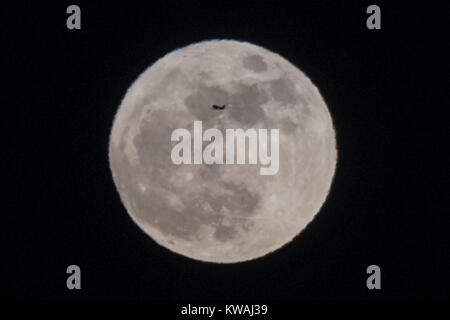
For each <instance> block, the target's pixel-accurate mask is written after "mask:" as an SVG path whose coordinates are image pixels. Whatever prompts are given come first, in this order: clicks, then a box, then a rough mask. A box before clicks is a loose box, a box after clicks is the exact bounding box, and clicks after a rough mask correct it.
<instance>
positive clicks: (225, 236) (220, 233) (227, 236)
mask: <svg viewBox="0 0 450 320" xmlns="http://www.w3.org/2000/svg"><path fill="white" fill-rule="evenodd" d="M236 234H237V232H236V230H235V228H233V227H229V226H219V227H217V228H216V231H214V239H216V240H218V241H221V242H226V241H228V240H231V239H233V238H234V237H235V236H236Z"/></svg>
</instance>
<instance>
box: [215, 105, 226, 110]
mask: <svg viewBox="0 0 450 320" xmlns="http://www.w3.org/2000/svg"><path fill="white" fill-rule="evenodd" d="M212 107H213V108H214V109H216V110H222V109H225V105H223V106H218V105H215V104H213V106H212Z"/></svg>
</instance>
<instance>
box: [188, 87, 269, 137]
mask: <svg viewBox="0 0 450 320" xmlns="http://www.w3.org/2000/svg"><path fill="white" fill-rule="evenodd" d="M236 86H237V93H230V92H227V91H225V90H223V89H221V88H220V87H218V86H211V87H206V86H203V85H202V86H200V87H199V88H198V90H197V91H196V92H194V93H193V94H191V95H189V96H187V97H186V98H185V100H184V102H185V104H186V106H187V108H188V109H189V112H190V113H191V114H192V115H193V116H194V118H195V119H196V120H202V121H203V122H204V127H205V128H206V127H208V128H210V127H213V124H214V123H216V121H211V120H213V119H216V118H217V116H218V115H219V114H220V113H218V112H213V111H214V110H211V105H213V104H216V105H228V106H229V107H227V109H225V110H223V113H224V114H226V115H227V116H229V117H230V118H231V119H233V120H236V121H238V122H239V123H240V124H241V125H242V126H243V127H244V128H245V127H251V126H252V125H254V124H255V123H256V122H258V121H262V120H264V119H265V118H266V116H265V113H264V110H263V109H262V108H261V105H262V104H264V103H266V102H267V101H268V99H269V97H268V95H267V94H266V92H264V91H262V90H260V89H259V88H258V86H257V85H251V86H250V85H245V84H241V83H237V84H236Z"/></svg>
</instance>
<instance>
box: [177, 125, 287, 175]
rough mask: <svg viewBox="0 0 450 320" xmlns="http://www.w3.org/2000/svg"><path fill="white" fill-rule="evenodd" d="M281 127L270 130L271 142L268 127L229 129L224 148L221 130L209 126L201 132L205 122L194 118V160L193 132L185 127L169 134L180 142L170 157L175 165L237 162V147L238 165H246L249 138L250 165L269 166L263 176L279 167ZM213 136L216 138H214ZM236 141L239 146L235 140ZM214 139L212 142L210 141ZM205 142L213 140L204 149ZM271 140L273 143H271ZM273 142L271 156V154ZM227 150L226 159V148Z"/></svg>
mask: <svg viewBox="0 0 450 320" xmlns="http://www.w3.org/2000/svg"><path fill="white" fill-rule="evenodd" d="M279 131H280V130H279V129H271V130H270V141H268V139H267V138H268V132H267V129H258V132H256V129H253V128H250V129H247V130H245V131H244V129H241V128H238V129H226V130H225V132H226V133H225V137H226V142H225V149H224V145H223V134H222V132H221V131H220V130H219V129H216V128H210V129H207V130H206V131H205V133H204V134H202V121H194V141H193V145H194V161H192V156H191V154H192V153H191V150H192V144H191V133H190V132H189V131H188V130H187V129H184V128H178V129H175V130H174V131H173V132H172V135H171V137H170V139H171V141H172V142H173V141H179V140H180V139H181V141H180V142H179V143H178V144H176V145H175V146H174V147H173V149H172V152H171V155H170V156H171V159H172V162H173V163H174V164H177V165H178V164H192V163H193V164H202V163H205V164H208V165H211V164H224V163H225V164H235V152H234V151H235V149H237V152H236V156H237V161H236V164H246V161H245V160H246V153H245V151H246V148H245V146H246V144H245V141H246V138H248V156H247V158H248V164H257V163H258V157H259V162H260V164H262V165H267V166H268V167H261V168H260V170H259V174H260V175H274V174H276V173H277V172H278V168H279V141H280V138H279V136H280V135H279ZM213 138H214V139H213ZM236 140H237V144H236V148H235V141H236ZM210 141H211V142H210ZM203 142H210V143H209V144H208V145H207V146H206V147H205V148H204V150H202V149H203ZM268 142H270V143H268ZM269 144H270V155H269V154H268V149H269ZM224 150H225V153H226V155H225V162H224V155H223V151H224Z"/></svg>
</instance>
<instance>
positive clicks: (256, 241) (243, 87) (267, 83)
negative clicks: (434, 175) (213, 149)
mask: <svg viewBox="0 0 450 320" xmlns="http://www.w3.org/2000/svg"><path fill="white" fill-rule="evenodd" d="M213 105H220V106H222V105H226V106H227V107H226V108H224V109H223V110H215V109H214V108H212V106H213ZM200 120H201V121H202V123H203V128H204V129H203V132H204V131H205V130H206V129H208V128H217V129H219V130H221V131H222V132H225V129H228V128H231V129H236V128H243V129H244V130H246V129H248V128H255V129H258V128H267V129H268V130H270V129H271V128H278V129H279V170H278V173H277V174H274V175H260V174H259V168H260V165H259V164H258V165H255V164H226V165H225V164H212V165H207V164H181V165H176V164H174V163H172V161H171V150H172V148H173V146H174V145H175V144H176V143H175V142H172V141H171V133H172V132H173V130H175V129H177V128H186V129H187V130H189V131H190V132H191V133H192V132H193V129H192V128H193V123H194V121H200ZM247 146H248V144H247ZM336 159H337V151H336V139H335V131H334V128H333V123H332V118H331V116H330V113H329V111H328V108H327V106H326V104H325V102H324V100H323V98H322V97H321V95H320V93H319V91H318V89H317V88H316V87H315V85H314V84H313V83H312V82H311V81H310V80H309V78H308V77H306V76H305V74H304V73H302V72H301V71H300V70H299V69H298V68H296V67H295V66H294V65H293V64H291V63H290V62H289V61H287V60H286V59H284V58H283V57H281V56H280V55H278V54H276V53H273V52H271V51H269V50H267V49H264V48H262V47H260V46H256V45H253V44H250V43H247V42H240V41H234V40H212V41H203V42H199V43H194V44H192V45H189V46H187V47H184V48H180V49H177V50H175V51H172V52H170V53H169V54H167V55H165V56H164V57H162V58H161V59H159V60H158V61H157V62H155V63H154V64H153V65H151V66H150V67H149V68H147V69H146V70H145V71H144V72H143V73H142V74H141V75H140V76H139V77H138V78H137V79H136V80H135V81H134V83H133V84H132V85H131V87H130V88H129V89H128V91H127V93H126V95H125V97H124V98H123V100H122V102H121V105H120V107H119V109H118V111H117V114H116V116H115V119H114V123H113V127H112V130H111V135H110V142H109V161H110V166H111V171H112V174H113V179H114V183H115V185H116V187H117V190H118V192H119V195H120V198H121V200H122V202H123V204H124V206H125V207H126V210H127V211H128V213H129V215H130V216H131V218H132V219H133V221H134V222H135V223H136V224H137V225H138V226H139V227H140V228H141V229H142V230H143V231H144V232H145V233H146V234H148V235H149V236H150V237H151V238H152V239H153V240H154V241H156V242H157V243H158V244H160V245H162V246H164V247H166V248H168V249H170V250H171V251H173V252H176V253H179V254H181V255H184V256H186V257H190V258H193V259H196V260H201V261H208V262H216V263H234V262H240V261H246V260H251V259H255V258H258V257H261V256H264V255H266V254H267V253H269V252H272V251H274V250H277V249H278V248H280V247H282V246H283V245H285V244H286V243H288V242H289V241H291V240H292V239H293V238H294V237H295V236H296V235H298V234H299V233H300V232H301V231H302V230H303V229H304V228H305V227H306V225H307V224H308V223H309V222H310V221H311V220H312V219H313V217H314V215H315V214H316V213H317V212H318V211H319V210H320V208H321V206H322V205H323V203H324V201H325V199H326V197H327V195H328V192H329V189H330V186H331V182H332V179H333V175H334V171H335V167H336Z"/></svg>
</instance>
